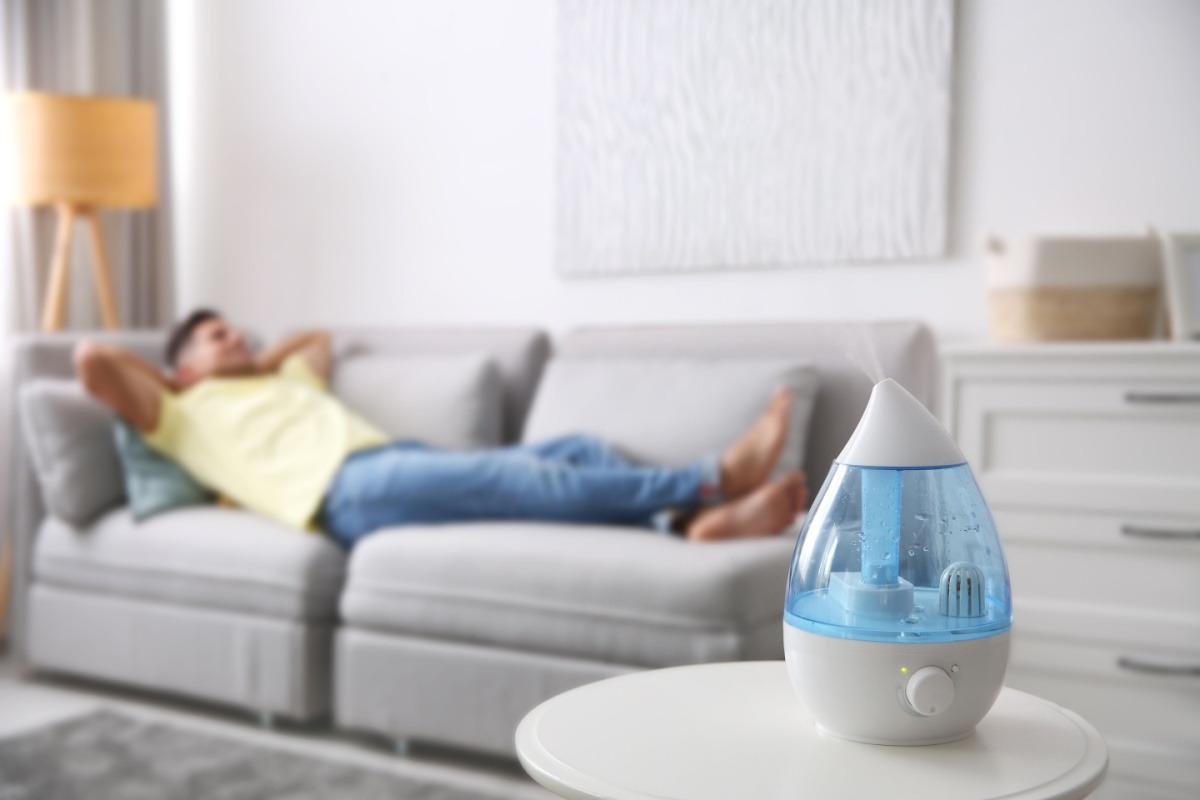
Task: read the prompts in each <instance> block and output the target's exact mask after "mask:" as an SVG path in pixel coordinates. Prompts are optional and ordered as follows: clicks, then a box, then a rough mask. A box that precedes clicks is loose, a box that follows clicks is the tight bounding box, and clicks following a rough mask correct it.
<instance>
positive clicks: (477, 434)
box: [333, 354, 504, 449]
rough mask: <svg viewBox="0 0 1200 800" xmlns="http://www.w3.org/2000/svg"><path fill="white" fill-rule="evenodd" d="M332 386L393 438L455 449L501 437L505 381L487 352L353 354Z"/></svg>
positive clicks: (485, 444) (338, 369)
mask: <svg viewBox="0 0 1200 800" xmlns="http://www.w3.org/2000/svg"><path fill="white" fill-rule="evenodd" d="M333 389H334V392H335V393H336V394H337V395H338V397H340V398H341V399H342V400H344V401H345V402H346V404H347V405H349V406H350V407H351V408H353V409H354V410H355V411H357V412H358V413H359V414H361V415H362V416H363V417H364V418H365V419H368V420H370V421H371V422H372V423H374V424H375V425H376V426H378V427H379V429H380V430H382V431H383V432H384V433H386V434H388V435H389V436H391V437H392V438H394V439H420V440H421V441H423V442H426V443H428V444H434V445H438V446H440V447H450V448H459V449H466V448H480V447H496V446H498V445H500V444H501V443H502V440H503V430H502V426H503V410H504V398H503V383H502V381H501V378H500V372H499V369H498V368H497V367H496V363H495V362H494V361H493V360H492V359H491V358H489V357H488V356H487V355H471V354H461V355H430V356H394V355H361V356H352V357H349V358H346V359H345V360H344V361H341V362H339V363H338V364H337V367H336V369H335V372H334V376H333Z"/></svg>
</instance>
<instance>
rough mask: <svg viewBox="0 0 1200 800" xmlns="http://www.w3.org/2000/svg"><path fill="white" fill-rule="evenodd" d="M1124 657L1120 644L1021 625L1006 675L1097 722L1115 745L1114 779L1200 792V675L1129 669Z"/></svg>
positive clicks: (1162, 791) (1165, 792)
mask: <svg viewBox="0 0 1200 800" xmlns="http://www.w3.org/2000/svg"><path fill="white" fill-rule="evenodd" d="M1165 657H1166V656H1164V655H1162V654H1149V655H1148V656H1147V658H1165ZM1118 658H1120V651H1119V650H1118V649H1116V648H1112V647H1106V646H1103V645H1095V644H1089V643H1076V642H1064V641H1061V640H1058V641H1056V640H1053V639H1050V638H1044V637H1040V636H1031V635H1024V634H1021V633H1020V632H1017V631H1014V636H1013V640H1012V657H1011V659H1010V666H1009V671H1008V677H1007V680H1006V683H1007V684H1008V685H1009V686H1012V687H1013V688H1015V689H1020V690H1022V691H1026V692H1030V693H1032V694H1036V695H1038V696H1039V697H1044V698H1046V699H1047V700H1050V701H1052V702H1055V703H1058V704H1059V705H1061V706H1064V707H1066V708H1069V709H1071V710H1072V711H1075V712H1077V713H1079V714H1080V715H1082V716H1083V718H1084V719H1086V720H1087V721H1088V722H1090V723H1092V724H1093V725H1095V726H1096V728H1097V729H1098V730H1099V731H1100V733H1101V734H1103V736H1104V738H1105V740H1106V741H1107V743H1108V746H1109V753H1110V765H1109V775H1110V776H1111V779H1112V782H1113V784H1114V787H1115V786H1119V785H1132V786H1141V785H1145V786H1146V787H1148V788H1147V791H1146V793H1147V794H1150V789H1149V787H1155V786H1157V787H1158V789H1156V790H1155V791H1156V792H1157V794H1152V795H1150V796H1155V797H1177V796H1178V797H1195V796H1196V790H1197V788H1198V787H1200V678H1186V677H1170V676H1154V675H1146V674H1141V673H1135V672H1129V671H1127V670H1123V669H1121V668H1120V667H1118V666H1117V663H1118ZM1098 794H1104V793H1103V792H1101V793H1098ZM1106 796H1111V797H1119V796H1121V795H1119V794H1111V793H1109V794H1108V795H1106ZM1128 796H1130V797H1142V796H1146V795H1143V794H1142V793H1140V792H1139V793H1137V794H1133V795H1128Z"/></svg>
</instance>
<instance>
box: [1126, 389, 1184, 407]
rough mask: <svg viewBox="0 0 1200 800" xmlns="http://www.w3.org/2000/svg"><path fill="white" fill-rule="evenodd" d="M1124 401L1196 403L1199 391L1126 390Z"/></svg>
mask: <svg viewBox="0 0 1200 800" xmlns="http://www.w3.org/2000/svg"><path fill="white" fill-rule="evenodd" d="M1125 402H1126V403H1158V404H1164V403H1168V404H1178V403H1198V404H1200V392H1126V393H1125Z"/></svg>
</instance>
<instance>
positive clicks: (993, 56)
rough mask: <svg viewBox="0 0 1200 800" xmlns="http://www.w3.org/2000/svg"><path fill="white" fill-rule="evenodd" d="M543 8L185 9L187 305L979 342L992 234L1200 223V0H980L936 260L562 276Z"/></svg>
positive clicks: (517, 1) (180, 113)
mask: <svg viewBox="0 0 1200 800" xmlns="http://www.w3.org/2000/svg"><path fill="white" fill-rule="evenodd" d="M734 1H735V0H730V2H734ZM554 5H555V4H554V2H553V0H438V1H437V2H430V0H253V2H240V1H238V0H176V1H175V2H173V3H172V4H171V8H172V19H171V47H172V89H173V92H174V96H173V103H174V107H173V111H172V119H171V122H172V125H173V128H174V134H175V140H174V142H175V150H174V155H173V159H174V164H175V167H176V170H177V176H176V178H177V180H176V184H175V186H176V190H177V205H176V209H177V215H178V216H177V223H176V224H177V245H178V247H179V248H180V252H179V259H178V263H179V266H180V269H181V272H182V275H181V280H180V281H179V286H180V298H179V300H180V308H181V310H183V309H186V308H188V307H190V306H193V305H196V304H214V305H217V306H219V307H221V308H223V309H226V310H227V311H228V312H229V313H230V314H231V315H232V316H234V317H235V318H238V319H241V320H245V321H247V322H250V323H251V324H253V325H255V326H256V327H258V328H260V329H261V330H264V331H266V332H268V333H271V332H276V331H279V330H281V329H285V328H290V327H295V326H299V325H308V324H339V323H355V324H420V323H447V324H473V323H497V322H498V323H516V324H530V323H533V324H539V325H543V326H547V327H550V328H552V329H556V330H561V329H564V328H568V327H571V326H575V325H579V324H604V323H627V322H678V321H754V320H762V321H767V320H772V321H773V320H802V319H833V318H839V319H859V318H887V317H922V318H925V319H927V320H929V321H930V322H932V323H933V324H934V326H935V327H936V328H937V329H938V330H939V331H941V332H942V333H943V334H945V335H948V336H952V337H956V338H957V337H963V336H967V337H970V336H978V335H983V334H984V332H985V330H986V306H985V299H984V293H983V292H984V288H983V266H982V261H981V258H980V256H979V248H978V244H977V242H978V233H979V231H980V230H982V229H983V228H985V227H986V228H988V229H993V230H997V231H1000V232H1002V233H1005V234H1022V233H1028V232H1083V233H1088V232H1095V233H1125V232H1136V231H1139V230H1141V229H1142V226H1143V224H1144V223H1145V222H1148V221H1150V222H1155V223H1158V224H1161V225H1166V226H1169V227H1170V226H1175V227H1190V228H1192V229H1197V230H1200V2H1196V0H1003V2H1001V0H987V1H986V2H984V0H973V1H972V2H969V3H967V2H960V3H959V4H958V8H957V13H958V23H957V34H956V49H957V62H958V63H957V66H956V80H957V81H958V85H957V89H956V108H955V130H954V136H953V143H954V145H953V146H954V154H953V156H952V159H953V164H952V174H953V176H954V177H953V179H952V186H951V209H952V210H951V219H950V229H951V243H950V253H949V255H948V256H947V257H946V258H945V259H943V260H938V261H933V262H928V263H912V264H897V263H889V264H864V265H831V266H821V267H811V266H809V267H795V268H788V269H777V270H769V271H760V272H742V273H712V274H703V275H693V276H660V277H650V278H596V279H583V280H581V279H572V280H565V279H563V278H561V277H559V276H558V275H557V274H556V273H554V271H553V268H552V265H551V254H552V241H551V236H552V214H553V193H552V188H553V182H552V174H553V172H552V171H553V150H552V148H553V137H554V109H553V81H554V50H553V44H554Z"/></svg>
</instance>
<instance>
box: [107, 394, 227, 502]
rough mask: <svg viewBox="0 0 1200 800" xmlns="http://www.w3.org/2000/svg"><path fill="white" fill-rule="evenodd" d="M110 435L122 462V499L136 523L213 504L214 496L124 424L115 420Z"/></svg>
mask: <svg viewBox="0 0 1200 800" xmlns="http://www.w3.org/2000/svg"><path fill="white" fill-rule="evenodd" d="M112 433H113V441H114V442H115V443H116V445H117V457H118V458H120V460H121V474H122V476H123V477H124V480H125V495H126V497H127V498H128V499H129V510H130V511H131V512H132V513H133V518H134V519H135V520H138V521H141V520H144V519H149V518H150V517H153V516H154V515H155V514H161V513H163V512H164V511H171V510H172V509H176V508H183V507H185V506H200V505H207V504H208V503H211V502H213V501H214V500H216V495H215V494H213V493H212V492H210V491H209V490H208V489H205V488H204V487H203V486H201V485H200V484H199V483H197V482H196V479H195V478H193V477H192V476H191V474H190V473H189V472H188V471H187V470H186V469H184V468H183V467H182V466H180V465H179V464H176V463H175V462H174V461H172V460H171V459H169V458H167V457H166V456H164V455H163V454H161V453H159V452H158V451H156V450H153V449H152V448H151V447H150V445H148V444H146V442H145V440H144V439H142V435H141V434H140V433H138V432H137V429H135V428H134V427H133V426H132V425H130V424H129V423H128V422H126V421H125V420H123V419H121V418H120V417H115V418H114V419H113V425H112Z"/></svg>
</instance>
